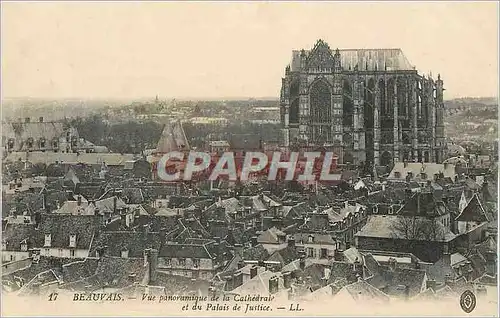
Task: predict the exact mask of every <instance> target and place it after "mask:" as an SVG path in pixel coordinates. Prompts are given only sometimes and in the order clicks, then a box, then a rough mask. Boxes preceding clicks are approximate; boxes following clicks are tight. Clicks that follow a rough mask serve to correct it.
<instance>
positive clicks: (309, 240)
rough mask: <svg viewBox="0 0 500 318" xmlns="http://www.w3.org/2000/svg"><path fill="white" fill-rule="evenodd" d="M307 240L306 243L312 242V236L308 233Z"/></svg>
mask: <svg viewBox="0 0 500 318" xmlns="http://www.w3.org/2000/svg"><path fill="white" fill-rule="evenodd" d="M307 242H308V243H314V236H312V235H309V237H308V238H307Z"/></svg>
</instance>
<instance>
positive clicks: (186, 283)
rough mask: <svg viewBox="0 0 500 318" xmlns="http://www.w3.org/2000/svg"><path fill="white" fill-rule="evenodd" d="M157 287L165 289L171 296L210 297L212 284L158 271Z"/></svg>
mask: <svg viewBox="0 0 500 318" xmlns="http://www.w3.org/2000/svg"><path fill="white" fill-rule="evenodd" d="M155 285H157V286H162V287H165V292H166V293H167V294H170V295H190V294H193V293H194V294H197V295H208V289H209V288H210V282H208V281H206V280H201V279H191V278H187V277H183V276H175V275H169V274H167V273H163V272H161V271H158V272H157V274H156V282H155Z"/></svg>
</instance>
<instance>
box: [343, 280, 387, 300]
mask: <svg viewBox="0 0 500 318" xmlns="http://www.w3.org/2000/svg"><path fill="white" fill-rule="evenodd" d="M343 291H345V293H342V292H343ZM346 294H348V295H350V297H352V299H353V300H354V301H355V302H357V303H359V304H364V303H366V302H368V303H369V302H372V301H377V302H388V301H389V296H388V295H386V294H384V293H383V292H381V291H380V290H378V289H377V288H375V287H373V286H372V285H370V284H369V283H367V282H365V281H359V282H356V283H352V284H350V285H347V286H345V287H344V288H342V290H341V291H340V292H339V293H338V294H337V295H338V296H339V297H341V296H340V295H342V296H345V295H346Z"/></svg>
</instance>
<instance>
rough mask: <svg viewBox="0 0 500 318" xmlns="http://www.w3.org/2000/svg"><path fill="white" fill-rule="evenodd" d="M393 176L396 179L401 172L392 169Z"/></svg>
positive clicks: (399, 176)
mask: <svg viewBox="0 0 500 318" xmlns="http://www.w3.org/2000/svg"><path fill="white" fill-rule="evenodd" d="M394 178H396V179H399V178H401V172H399V171H394Z"/></svg>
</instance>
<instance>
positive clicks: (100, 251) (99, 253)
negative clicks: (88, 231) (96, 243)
mask: <svg viewBox="0 0 500 318" xmlns="http://www.w3.org/2000/svg"><path fill="white" fill-rule="evenodd" d="M105 252H106V248H105V247H99V248H97V256H98V257H99V258H101V257H104V254H105Z"/></svg>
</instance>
